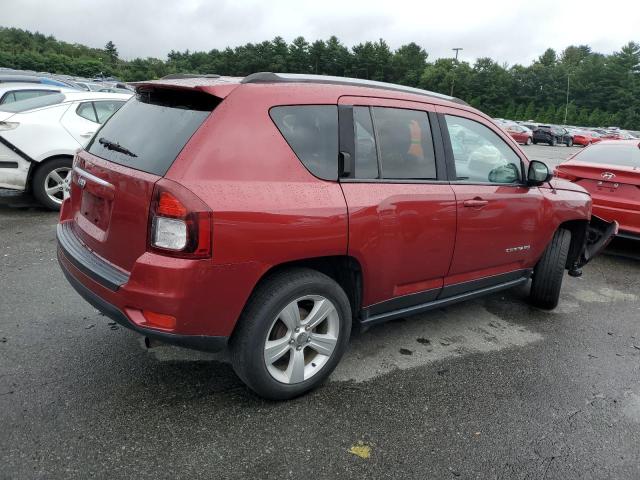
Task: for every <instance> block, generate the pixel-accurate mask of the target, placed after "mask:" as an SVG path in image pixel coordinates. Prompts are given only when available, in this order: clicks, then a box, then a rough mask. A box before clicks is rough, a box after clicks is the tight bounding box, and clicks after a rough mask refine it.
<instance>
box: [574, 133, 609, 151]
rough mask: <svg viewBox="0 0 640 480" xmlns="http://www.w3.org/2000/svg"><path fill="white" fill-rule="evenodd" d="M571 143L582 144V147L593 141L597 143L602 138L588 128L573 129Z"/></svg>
mask: <svg viewBox="0 0 640 480" xmlns="http://www.w3.org/2000/svg"><path fill="white" fill-rule="evenodd" d="M572 134H573V144H574V145H582V146H583V147H588V146H589V145H591V144H593V143H598V142H599V141H601V140H602V139H601V138H600V135H598V134H597V133H595V132H590V131H588V130H573V131H572Z"/></svg>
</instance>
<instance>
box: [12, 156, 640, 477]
mask: <svg viewBox="0 0 640 480" xmlns="http://www.w3.org/2000/svg"><path fill="white" fill-rule="evenodd" d="M525 148H526V149H535V152H542V153H540V154H536V155H533V154H532V153H529V154H530V155H531V156H532V158H536V156H537V155H540V156H542V155H543V154H545V155H551V152H549V153H547V152H545V151H544V150H545V149H549V150H563V151H569V150H572V149H568V148H566V147H558V148H557V149H551V148H550V147H544V146H534V147H525ZM526 151H529V150H526ZM556 158H557V155H556ZM548 160H549V161H554V159H553V158H550V159H548ZM55 223H56V214H55V213H51V212H46V211H43V210H41V209H39V208H37V207H36V206H34V205H33V202H31V201H30V200H29V198H28V197H25V196H23V195H19V196H13V195H7V194H2V195H0V285H1V286H2V287H1V288H2V292H1V293H0V478H1V479H15V478H29V479H32V478H43V479H44V478H47V479H49V478H65V479H66V478H78V479H85V478H111V479H113V478H156V479H157V478H310V479H311V478H327V479H334V478H416V479H425V478H438V479H447V478H504V479H525V478H557V479H573V478H576V479H578V478H580V479H587V478H593V479H603V478H615V479H627V478H628V479H637V478H640V302H639V297H640V288H639V287H640V255H638V253H640V248H639V247H638V246H637V245H636V244H634V243H633V242H617V241H616V242H614V244H613V245H612V248H611V249H610V250H609V251H608V253H607V254H605V255H603V256H600V257H598V258H597V259H595V260H594V261H593V262H592V263H591V264H589V265H588V266H587V267H585V269H584V276H583V277H582V278H571V277H568V276H565V280H564V286H563V291H562V298H561V302H560V305H559V307H558V308H557V309H556V310H554V311H553V312H545V311H541V310H538V309H536V308H533V307H531V306H530V305H528V304H527V302H526V295H527V289H528V286H525V287H521V288H516V289H513V290H510V291H507V292H501V293H498V294H495V295H492V296H489V297H486V298H484V299H481V300H477V301H472V302H468V303H464V304H460V305H456V306H453V307H450V308H446V309H441V310H437V311H433V312H429V313H428V314H423V315H419V316H416V317H411V318H407V319H401V320H398V321H394V322H391V323H388V324H386V325H382V326H379V327H375V328H372V329H370V330H369V331H367V332H365V333H362V334H356V335H354V337H353V338H352V342H351V347H350V349H349V351H348V353H347V354H346V356H345V358H344V360H343V361H342V363H341V364H340V366H339V367H338V369H337V370H336V371H335V372H334V374H333V375H332V377H331V378H330V379H329V381H328V382H326V383H325V384H324V385H323V386H322V387H321V388H319V389H318V390H316V391H314V392H312V393H310V394H308V395H306V396H304V397H301V398H298V399H295V400H293V401H290V402H284V403H274V402H267V401H264V400H262V399H260V398H258V397H256V396H255V395H253V394H252V393H251V392H249V391H248V390H247V389H246V388H245V387H244V386H243V385H242V383H241V382H240V381H239V380H238V379H237V378H236V377H235V375H234V373H233V371H232V369H231V367H230V366H229V364H228V363H227V362H226V359H225V358H224V355H209V354H204V353H199V352H193V351H189V350H184V349H180V348H177V347H167V346H162V347H157V348H154V349H151V350H147V349H146V348H145V347H144V344H143V342H142V341H141V338H140V337H138V336H137V335H136V334H134V333H133V332H130V331H128V330H126V329H123V328H121V327H118V326H117V325H112V324H111V322H110V321H109V320H108V319H107V318H105V317H103V316H101V315H99V314H98V313H97V312H96V311H95V310H94V309H93V308H92V307H91V306H89V305H88V304H87V303H85V302H84V301H83V300H82V299H81V298H80V297H79V296H78V295H77V294H76V293H75V292H74V291H73V290H72V288H71V287H70V286H69V285H68V284H67V283H66V281H65V280H64V278H63V276H62V273H61V272H60V270H59V268H58V265H57V262H56V260H55V240H54V228H55Z"/></svg>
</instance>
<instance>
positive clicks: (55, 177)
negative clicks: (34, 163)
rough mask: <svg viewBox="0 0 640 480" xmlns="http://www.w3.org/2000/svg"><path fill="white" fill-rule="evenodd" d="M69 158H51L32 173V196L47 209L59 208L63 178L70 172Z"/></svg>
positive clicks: (62, 196)
mask: <svg viewBox="0 0 640 480" xmlns="http://www.w3.org/2000/svg"><path fill="white" fill-rule="evenodd" d="M71 168H72V160H71V159H70V158H53V159H51V160H47V161H46V162H45V163H43V164H42V165H40V166H39V167H38V169H37V170H36V173H35V174H34V175H33V179H32V181H31V186H32V189H33V196H34V197H36V200H38V202H40V203H41V204H42V205H43V206H45V207H46V208H48V209H49V210H60V206H61V205H62V201H63V200H64V190H65V179H66V177H67V175H70V174H71Z"/></svg>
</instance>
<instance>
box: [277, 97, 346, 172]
mask: <svg viewBox="0 0 640 480" xmlns="http://www.w3.org/2000/svg"><path fill="white" fill-rule="evenodd" d="M269 115H271V119H272V120H273V121H274V123H275V124H276V126H277V127H278V130H280V133H282V136H283V137H284V138H285V140H286V141H287V143H288V144H289V145H290V146H291V148H292V149H293V151H294V152H295V154H296V155H297V156H298V158H299V159H300V160H301V161H302V163H303V164H304V166H305V167H307V169H308V170H309V171H310V172H311V173H312V174H314V175H315V176H316V177H319V178H323V179H325V180H337V178H338V107H337V106H336V105H300V106H288V107H273V108H272V109H271V110H270V111H269Z"/></svg>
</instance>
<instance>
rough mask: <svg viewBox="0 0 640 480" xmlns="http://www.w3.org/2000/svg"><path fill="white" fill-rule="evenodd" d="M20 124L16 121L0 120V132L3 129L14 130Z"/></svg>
mask: <svg viewBox="0 0 640 480" xmlns="http://www.w3.org/2000/svg"><path fill="white" fill-rule="evenodd" d="M18 125H20V124H19V123H18V122H0V132H2V131H5V130H14V129H16V128H18Z"/></svg>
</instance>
